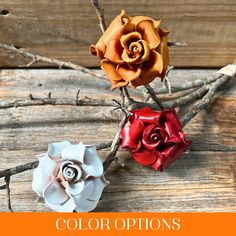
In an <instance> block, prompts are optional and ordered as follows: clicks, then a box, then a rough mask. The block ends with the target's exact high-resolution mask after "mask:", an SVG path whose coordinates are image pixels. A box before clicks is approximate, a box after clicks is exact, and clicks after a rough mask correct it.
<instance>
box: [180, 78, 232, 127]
mask: <svg viewBox="0 0 236 236" xmlns="http://www.w3.org/2000/svg"><path fill="white" fill-rule="evenodd" d="M230 78H231V77H229V76H228V75H223V76H221V78H220V79H218V80H217V81H215V82H214V83H213V84H212V85H211V86H210V88H209V90H208V92H207V94H206V95H205V96H204V97H203V99H202V101H200V102H199V103H198V104H196V105H195V106H193V107H192V108H191V110H190V111H189V112H187V114H186V115H184V116H183V117H181V119H180V121H181V123H182V125H183V127H184V126H185V125H186V124H187V123H188V122H189V121H190V120H191V119H192V118H193V117H194V116H196V115H197V114H198V112H200V111H201V110H203V109H205V108H206V107H207V106H208V105H209V104H210V102H211V100H212V98H213V96H214V94H215V92H216V91H217V89H218V88H219V87H220V86H221V85H223V84H225V83H226V82H227V81H228V80H229V79H230Z"/></svg>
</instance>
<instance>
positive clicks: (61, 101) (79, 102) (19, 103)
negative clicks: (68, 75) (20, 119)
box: [0, 94, 114, 109]
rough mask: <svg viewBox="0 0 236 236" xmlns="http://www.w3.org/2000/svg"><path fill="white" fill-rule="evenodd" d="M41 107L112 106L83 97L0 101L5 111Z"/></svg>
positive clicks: (0, 106)
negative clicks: (7, 109)
mask: <svg viewBox="0 0 236 236" xmlns="http://www.w3.org/2000/svg"><path fill="white" fill-rule="evenodd" d="M42 105H53V106H55V105H69V106H109V107H112V106H114V104H113V103H112V102H110V101H105V100H98V99H92V98H89V97H87V96H86V97H84V98H82V99H79V98H78V96H76V99H70V98H52V97H51V96H48V97H45V98H36V97H33V96H32V94H30V95H29V99H16V100H13V101H0V109H6V108H11V107H27V106H42Z"/></svg>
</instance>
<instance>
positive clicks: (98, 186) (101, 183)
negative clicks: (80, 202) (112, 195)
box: [88, 175, 109, 201]
mask: <svg viewBox="0 0 236 236" xmlns="http://www.w3.org/2000/svg"><path fill="white" fill-rule="evenodd" d="M108 184H109V182H108V181H107V180H106V179H105V177H104V175H102V176H101V177H99V178H95V179H94V189H93V192H92V193H91V195H90V196H89V198H88V200H92V201H98V200H99V199H100V197H101V195H102V191H103V189H104V188H105V187H106V186H107V185H108Z"/></svg>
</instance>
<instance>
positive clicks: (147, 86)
mask: <svg viewBox="0 0 236 236" xmlns="http://www.w3.org/2000/svg"><path fill="white" fill-rule="evenodd" d="M145 88H146V89H147V92H148V93H149V94H150V96H151V98H152V99H153V101H154V102H155V103H156V104H157V105H158V106H159V108H160V109H161V110H164V107H163V106H162V104H161V102H160V101H159V99H158V98H157V96H156V93H155V91H154V90H153V88H152V87H151V86H150V85H145Z"/></svg>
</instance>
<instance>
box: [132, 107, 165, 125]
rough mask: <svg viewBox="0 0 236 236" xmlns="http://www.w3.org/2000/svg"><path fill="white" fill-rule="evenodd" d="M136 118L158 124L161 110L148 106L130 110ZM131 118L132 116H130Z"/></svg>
mask: <svg viewBox="0 0 236 236" xmlns="http://www.w3.org/2000/svg"><path fill="white" fill-rule="evenodd" d="M132 113H133V114H134V115H135V117H136V119H140V120H142V121H143V122H145V123H148V124H156V125H157V124H158V123H159V118H160V116H161V112H158V111H153V110H152V109H151V108H150V107H144V108H141V109H138V110H134V111H132ZM131 119H132V117H131Z"/></svg>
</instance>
